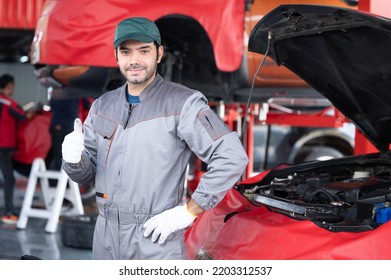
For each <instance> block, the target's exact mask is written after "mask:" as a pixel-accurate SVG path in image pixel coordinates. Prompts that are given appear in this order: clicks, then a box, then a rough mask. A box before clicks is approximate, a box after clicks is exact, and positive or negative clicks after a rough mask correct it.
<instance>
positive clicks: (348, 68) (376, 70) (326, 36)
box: [187, 5, 391, 259]
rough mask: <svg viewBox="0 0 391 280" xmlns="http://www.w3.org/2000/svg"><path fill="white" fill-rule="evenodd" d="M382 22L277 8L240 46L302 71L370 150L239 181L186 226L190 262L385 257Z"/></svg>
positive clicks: (389, 243)
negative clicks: (374, 150)
mask: <svg viewBox="0 0 391 280" xmlns="http://www.w3.org/2000/svg"><path fill="white" fill-rule="evenodd" d="M390 49H391V20H390V19H387V18H383V17H380V16H374V15H370V14H366V13H363V12H359V11H354V10H351V9H344V8H337V7H326V6H311V5H283V6H280V7H278V8H276V9H274V10H273V11H271V12H270V13H269V14H267V15H266V16H265V17H264V18H262V19H261V20H260V21H259V22H258V23H257V25H256V26H255V28H254V29H253V31H252V33H251V36H250V40H249V50H250V51H253V52H257V53H262V54H265V55H267V56H269V57H271V58H272V59H273V60H275V61H276V62H277V63H278V64H279V65H284V66H286V67H287V68H289V69H290V70H292V71H293V72H294V73H296V74H297V75H298V76H299V77H301V78H303V79H304V80H305V81H307V82H308V84H310V85H311V86H312V87H314V88H315V89H316V90H317V91H318V92H320V93H321V94H323V95H324V96H325V97H327V98H328V99H329V100H330V101H331V102H332V103H333V105H334V106H335V107H336V108H337V109H338V110H340V111H341V112H342V113H343V114H344V115H345V116H346V117H348V118H350V120H351V121H352V122H353V123H354V124H355V125H356V126H357V128H358V129H359V130H360V131H361V132H362V133H363V134H364V135H365V136H366V137H367V138H368V139H369V140H370V141H371V142H372V143H373V144H374V145H375V146H376V147H377V148H378V149H379V151H380V152H379V153H373V154H366V155H360V156H350V157H345V158H339V159H332V160H328V161H315V162H308V163H303V164H299V165H281V166H277V167H275V168H272V169H270V170H267V171H265V172H263V173H260V174H259V175H257V176H255V177H252V178H249V179H247V180H244V181H242V182H240V183H238V184H237V185H236V186H235V187H234V188H233V189H232V190H231V191H229V192H228V194H227V195H226V197H225V198H224V199H223V201H222V202H221V203H220V204H218V206H217V207H216V208H214V209H212V210H211V211H207V212H205V213H203V214H202V215H201V216H200V217H198V219H197V220H196V222H195V224H194V225H193V226H192V227H191V228H190V229H189V230H188V231H187V247H188V254H189V258H190V259H391V222H389V220H390V219H391V153H390V152H389V144H390V143H391V94H390V89H391V63H390V61H391V52H390Z"/></svg>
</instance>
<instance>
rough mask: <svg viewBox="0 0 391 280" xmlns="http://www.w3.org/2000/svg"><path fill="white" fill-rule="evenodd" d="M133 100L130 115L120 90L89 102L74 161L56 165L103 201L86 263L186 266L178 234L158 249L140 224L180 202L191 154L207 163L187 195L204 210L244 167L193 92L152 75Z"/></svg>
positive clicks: (237, 146)
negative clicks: (143, 262)
mask: <svg viewBox="0 0 391 280" xmlns="http://www.w3.org/2000/svg"><path fill="white" fill-rule="evenodd" d="M140 101H141V102H140V103H139V104H137V105H135V106H134V107H133V108H131V106H130V105H129V104H128V102H127V100H126V85H124V86H122V87H120V88H118V89H116V90H113V91H110V92H107V93H105V94H104V95H102V96H101V97H99V98H98V99H96V100H95V101H94V103H93V105H92V107H91V109H90V111H89V114H88V117H87V119H86V120H85V122H84V125H83V130H84V133H85V142H84V145H85V150H84V152H83V154H82V160H81V162H79V163H76V164H72V163H66V162H64V165H63V166H64V170H65V171H66V173H67V174H68V175H69V176H70V178H71V179H73V180H74V181H76V182H78V183H80V184H88V185H90V186H95V189H96V191H97V192H98V193H102V194H106V195H107V198H103V197H98V196H97V198H96V199H97V204H98V207H99V216H98V219H97V222H96V226H95V232H94V239H93V258H94V259H143V260H146V259H186V249H185V243H184V231H183V230H180V231H178V232H175V233H174V234H171V236H169V237H168V238H167V240H166V243H165V244H164V245H159V244H158V243H157V242H156V243H153V242H151V240H150V238H146V237H144V236H143V233H144V229H143V228H142V226H143V224H144V223H145V222H146V221H147V220H148V219H149V218H151V217H152V216H154V215H156V214H159V213H161V212H163V211H165V210H167V209H170V208H173V207H175V206H177V205H179V204H180V203H181V200H182V197H183V192H184V180H185V173H186V166H187V164H188V161H189V158H190V156H191V153H192V152H194V153H195V154H196V155H197V156H198V157H199V158H200V159H201V160H202V161H204V162H205V163H206V164H208V171H207V172H206V173H205V174H204V176H203V177H202V179H201V182H200V183H199V185H198V187H197V189H196V190H195V192H194V193H193V194H192V198H193V199H194V200H195V201H196V202H197V204H198V205H200V206H201V207H202V208H203V209H204V210H208V209H210V208H212V207H214V206H215V205H216V204H217V203H218V202H219V201H220V200H221V199H222V198H223V196H224V195H225V193H226V192H227V190H229V189H230V188H232V186H233V185H234V184H235V183H236V182H237V181H238V180H239V178H240V176H241V174H242V173H243V171H244V169H245V166H246V165H247V162H248V158H247V155H246V153H245V151H244V148H243V146H242V144H241V142H240V140H239V137H238V135H237V133H236V132H232V131H230V130H229V128H228V127H227V126H226V125H225V124H224V122H223V121H222V120H221V119H220V118H219V117H218V116H217V115H216V114H215V113H214V112H213V111H212V110H211V109H210V107H209V106H208V104H207V99H206V97H205V96H204V95H202V94H201V93H200V92H198V91H195V90H191V89H189V88H187V87H184V86H182V85H179V84H176V83H172V82H167V81H164V80H163V79H162V77H161V76H160V75H158V76H157V78H156V79H155V80H154V81H153V82H152V83H151V84H150V85H149V86H148V87H147V88H146V89H144V91H143V92H142V93H141V94H140Z"/></svg>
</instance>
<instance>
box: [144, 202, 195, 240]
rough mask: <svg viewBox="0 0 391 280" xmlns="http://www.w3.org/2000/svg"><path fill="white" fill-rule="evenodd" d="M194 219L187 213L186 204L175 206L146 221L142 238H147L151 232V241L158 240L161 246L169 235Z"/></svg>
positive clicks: (186, 225)
mask: <svg viewBox="0 0 391 280" xmlns="http://www.w3.org/2000/svg"><path fill="white" fill-rule="evenodd" d="M195 218H197V216H196V215H194V214H192V213H190V212H189V210H188V209H187V204H185V205H184V206H176V207H174V208H172V209H169V210H166V211H164V212H162V213H160V214H158V215H156V216H154V217H152V218H150V219H149V220H148V221H146V222H145V224H144V226H143V228H144V229H145V231H144V237H148V236H149V235H150V234H151V233H152V232H153V233H152V237H151V241H152V242H156V240H157V239H158V238H159V241H158V243H159V244H160V245H162V244H164V242H165V241H166V239H167V237H168V236H169V235H170V234H171V233H173V232H175V231H177V230H180V229H184V228H186V227H188V226H190V225H191V224H192V223H193V221H194V220H195Z"/></svg>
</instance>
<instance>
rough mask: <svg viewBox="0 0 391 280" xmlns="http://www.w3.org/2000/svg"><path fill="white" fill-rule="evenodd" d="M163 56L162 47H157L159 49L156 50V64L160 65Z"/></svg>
mask: <svg viewBox="0 0 391 280" xmlns="http://www.w3.org/2000/svg"><path fill="white" fill-rule="evenodd" d="M163 54H164V48H163V46H159V48H158V49H157V59H156V61H157V63H160V62H161V61H162V58H163Z"/></svg>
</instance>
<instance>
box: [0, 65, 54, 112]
mask: <svg viewBox="0 0 391 280" xmlns="http://www.w3.org/2000/svg"><path fill="white" fill-rule="evenodd" d="M5 73H8V74H10V75H12V76H14V78H15V93H14V95H13V98H14V99H15V100H16V101H17V102H18V103H19V104H20V105H22V106H24V105H26V104H27V103H29V102H31V101H36V102H42V103H43V104H46V102H47V89H46V87H44V86H42V85H41V84H40V83H39V82H38V80H37V78H36V77H35V75H34V66H32V65H31V64H28V63H26V64H21V63H0V75H3V74H5Z"/></svg>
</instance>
